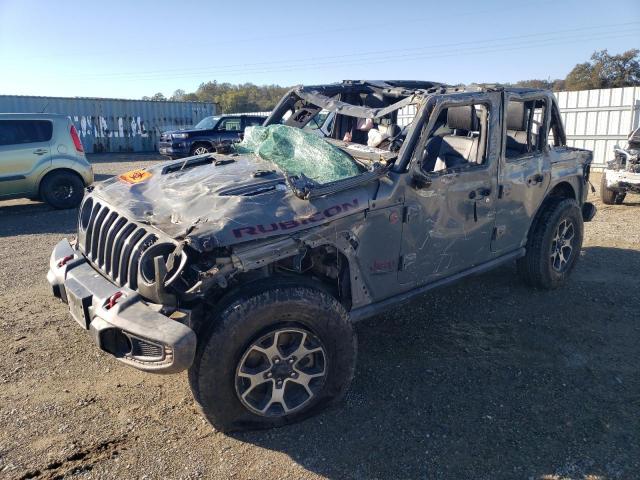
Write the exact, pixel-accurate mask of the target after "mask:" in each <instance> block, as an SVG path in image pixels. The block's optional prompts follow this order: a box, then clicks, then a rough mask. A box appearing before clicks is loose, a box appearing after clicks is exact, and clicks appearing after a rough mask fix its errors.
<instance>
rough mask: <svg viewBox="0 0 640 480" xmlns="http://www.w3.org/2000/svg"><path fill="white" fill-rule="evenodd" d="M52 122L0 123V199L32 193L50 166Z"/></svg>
mask: <svg viewBox="0 0 640 480" xmlns="http://www.w3.org/2000/svg"><path fill="white" fill-rule="evenodd" d="M52 134H53V123H52V121H51V120H0V196H9V195H20V194H31V193H34V189H35V185H36V177H37V176H38V174H39V172H41V171H43V170H45V169H46V168H47V167H48V166H49V165H50V164H51V137H52Z"/></svg>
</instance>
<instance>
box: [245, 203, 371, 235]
mask: <svg viewBox="0 0 640 480" xmlns="http://www.w3.org/2000/svg"><path fill="white" fill-rule="evenodd" d="M356 208H358V199H357V198H354V199H353V200H352V201H351V202H350V203H349V202H345V203H341V204H339V205H333V206H331V207H328V208H325V209H324V210H322V211H319V212H315V213H314V214H312V215H309V216H306V217H299V218H295V219H293V220H285V221H283V222H273V223H267V224H259V225H253V226H250V227H242V228H234V229H233V234H234V235H235V237H236V238H242V237H246V236H253V235H264V234H266V233H272V232H275V231H280V230H282V231H286V230H291V229H293V228H297V227H300V226H302V225H309V224H312V223H316V222H319V221H321V220H324V219H327V218H331V217H335V216H336V215H339V214H341V213H346V212H348V211H350V210H353V209H356Z"/></svg>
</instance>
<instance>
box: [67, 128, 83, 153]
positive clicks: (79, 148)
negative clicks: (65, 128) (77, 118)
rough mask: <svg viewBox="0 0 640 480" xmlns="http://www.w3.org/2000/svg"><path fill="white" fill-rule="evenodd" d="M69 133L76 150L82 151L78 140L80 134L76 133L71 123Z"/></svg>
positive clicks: (80, 142)
mask: <svg viewBox="0 0 640 480" xmlns="http://www.w3.org/2000/svg"><path fill="white" fill-rule="evenodd" d="M69 133H70V134H71V139H72V140H73V144H74V145H75V147H76V150H77V151H78V152H84V148H83V146H82V141H81V140H80V136H79V135H78V131H77V130H76V127H75V126H74V125H71V129H70V130H69Z"/></svg>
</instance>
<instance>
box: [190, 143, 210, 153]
mask: <svg viewBox="0 0 640 480" xmlns="http://www.w3.org/2000/svg"><path fill="white" fill-rule="evenodd" d="M198 150H204V151H202V152H198ZM212 151H213V149H212V148H211V146H210V145H207V144H204V143H196V144H195V145H194V146H193V147H191V155H192V156H193V155H204V154H205V153H211V152H212ZM196 152H198V153H196Z"/></svg>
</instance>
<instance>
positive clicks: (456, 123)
mask: <svg viewBox="0 0 640 480" xmlns="http://www.w3.org/2000/svg"><path fill="white" fill-rule="evenodd" d="M446 128H447V129H448V130H453V132H452V133H449V134H446V135H442V136H434V137H433V138H431V139H430V140H429V141H428V142H427V145H426V147H425V150H426V152H425V153H426V154H427V155H426V158H425V164H424V165H423V169H424V170H425V171H427V172H437V171H440V170H445V169H447V168H452V167H457V166H459V165H463V164H465V163H477V161H478V159H477V156H478V141H479V138H478V137H479V132H478V117H477V116H476V112H475V109H474V108H473V106H472V105H466V106H462V107H449V108H448V109H447V123H446Z"/></svg>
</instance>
